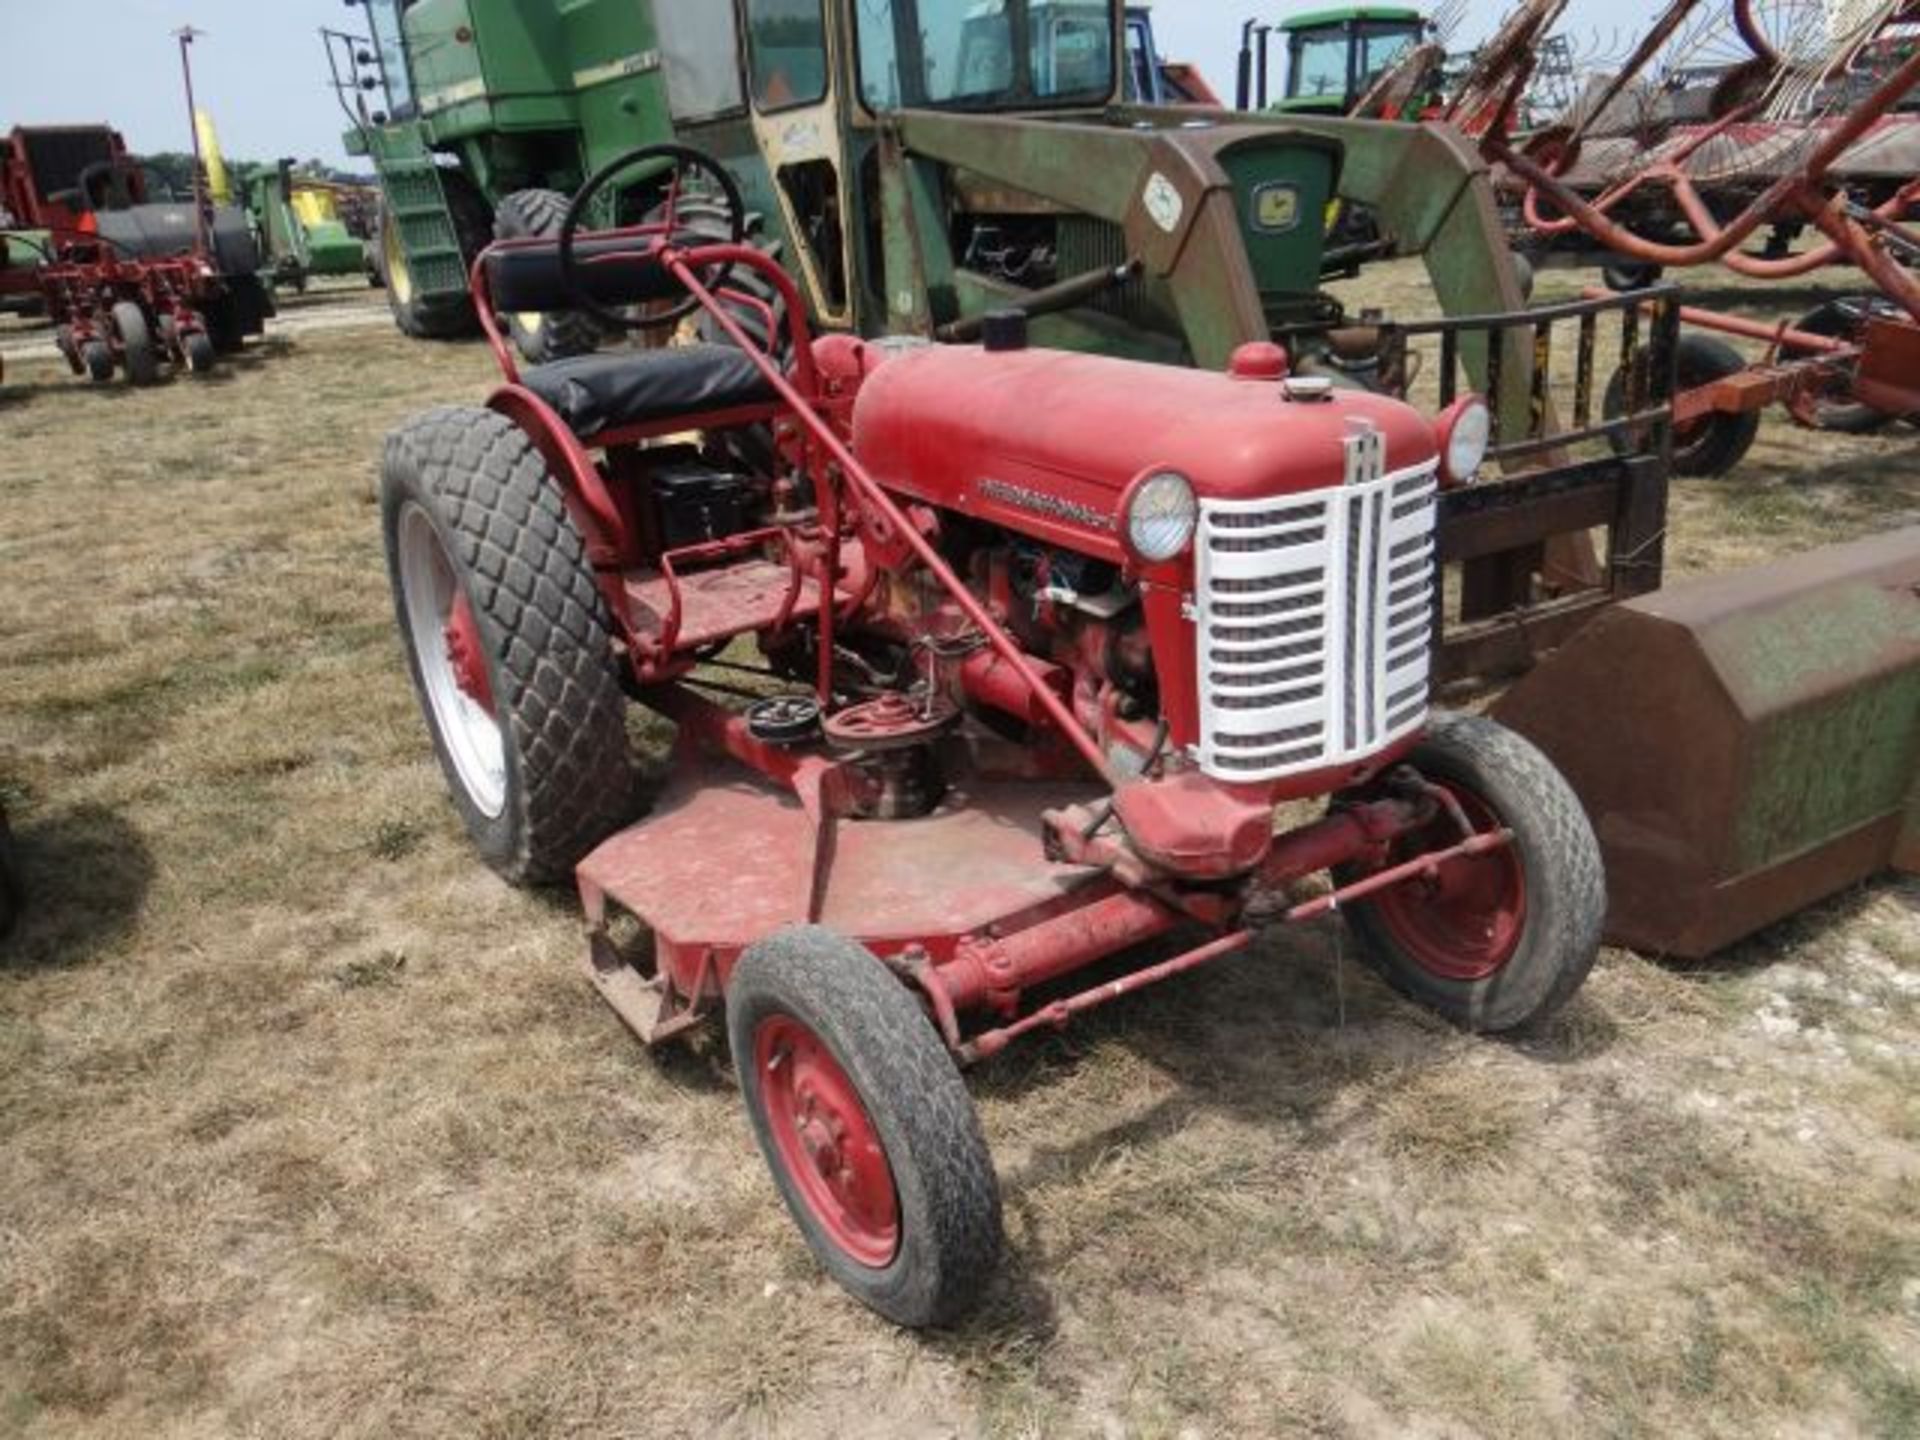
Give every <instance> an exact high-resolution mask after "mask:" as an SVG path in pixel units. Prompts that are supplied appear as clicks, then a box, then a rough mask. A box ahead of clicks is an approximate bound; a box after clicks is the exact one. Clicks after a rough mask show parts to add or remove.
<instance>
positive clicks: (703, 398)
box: [520, 345, 778, 440]
mask: <svg viewBox="0 0 1920 1440" xmlns="http://www.w3.org/2000/svg"><path fill="white" fill-rule="evenodd" d="M520 383H521V384H522V385H524V386H526V387H527V389H529V390H531V391H532V392H533V393H534V394H535V395H538V396H539V397H540V398H541V399H542V400H544V401H545V402H546V403H547V404H548V405H550V406H552V407H553V410H554V412H555V413H556V414H558V415H559V416H560V418H561V419H562V420H564V421H566V422H567V428H568V429H570V430H572V431H573V433H574V434H575V435H577V436H578V437H579V438H580V439H582V440H591V439H592V438H593V437H594V436H596V435H599V434H601V433H603V432H605V431H609V430H618V429H621V428H622V427H624V426H628V425H646V424H652V423H654V422H656V421H661V420H675V419H680V418H682V417H690V416H694V415H699V414H703V413H705V412H708V411H713V410H735V409H740V408H743V407H745V406H749V405H766V404H770V403H772V402H773V401H774V400H775V399H777V398H778V397H777V396H776V395H775V393H774V390H773V387H772V386H771V385H769V384H768V383H767V380H766V377H765V376H763V375H762V374H761V373H760V371H759V370H758V369H756V368H755V366H754V363H753V361H752V360H751V359H749V358H748V356H747V354H746V352H745V351H743V350H739V349H736V348H735V347H734V346H732V345H675V346H670V347H668V348H666V349H664V350H639V351H629V352H625V353H620V354H613V355H582V356H579V357H577V358H575V359H572V360H556V361H554V362H553V363H552V364H550V365H535V366H531V367H529V368H527V369H525V370H522V371H521V372H520Z"/></svg>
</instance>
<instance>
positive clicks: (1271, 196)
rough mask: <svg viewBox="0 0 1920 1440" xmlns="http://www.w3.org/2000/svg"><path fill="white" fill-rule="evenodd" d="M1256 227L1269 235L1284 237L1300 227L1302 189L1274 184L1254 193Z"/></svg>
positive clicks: (1295, 186) (1254, 220)
mask: <svg viewBox="0 0 1920 1440" xmlns="http://www.w3.org/2000/svg"><path fill="white" fill-rule="evenodd" d="M1253 223H1254V227H1255V228H1256V229H1259V230H1264V231H1265V232H1266V233H1267V234H1269V235H1284V234H1286V233H1287V232H1288V231H1289V230H1297V229H1298V228H1299V226H1300V187H1299V186H1297V185H1287V184H1282V183H1274V184H1270V185H1262V186H1261V187H1260V188H1259V189H1258V190H1256V191H1254V192H1253Z"/></svg>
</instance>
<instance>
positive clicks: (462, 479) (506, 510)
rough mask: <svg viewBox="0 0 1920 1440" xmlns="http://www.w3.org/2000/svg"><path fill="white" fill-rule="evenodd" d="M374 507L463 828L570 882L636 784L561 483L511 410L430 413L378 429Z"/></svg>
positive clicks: (629, 801)
mask: <svg viewBox="0 0 1920 1440" xmlns="http://www.w3.org/2000/svg"><path fill="white" fill-rule="evenodd" d="M380 508H381V523H382V530H383V533H384V536H385V540H386V550H387V565H388V574H389V577H390V579H391V582H392V586H393V593H394V607H395V615H396V617H397V619H398V621H399V624H400V630H401V634H402V635H403V636H404V637H405V640H406V649H407V664H408V668H409V670H410V672H411V674H412V677H413V682H414V689H415V693H416V694H417V695H418V696H419V697H420V700H421V707H422V709H423V711H424V712H425V714H426V718H427V724H428V728H429V730H430V731H431V733H432V736H433V743H434V750H435V752H436V754H437V755H438V756H439V759H440V764H441V768H442V770H443V771H445V773H446V776H447V782H448V785H449V787H450V788H451V789H452V792H453V798H454V804H455V806H456V808H457V809H458V810H459V812H460V815H461V818H462V820H463V821H464V822H465V824H466V827H467V832H468V834H469V835H470V836H471V837H472V839H473V843H474V845H475V847H476V848H477V849H478V850H479V851H480V853H481V855H482V856H483V857H484V858H485V859H486V861H487V863H488V864H489V865H491V866H493V868H494V869H495V870H497V871H499V872H500V874H501V875H502V876H504V877H505V878H506V879H507V880H508V881H510V882H511V883H513V884H515V885H537V884H550V883H556V882H559V881H563V880H565V879H567V878H569V877H570V876H571V874H572V871H573V867H574V866H575V865H577V864H578V863H579V862H580V861H581V860H582V859H584V858H585V857H586V855H587V854H588V853H589V852H590V851H591V850H592V849H593V848H594V847H595V846H596V845H598V844H599V843H600V842H601V841H602V840H604V839H606V838H607V836H609V835H611V834H612V833H613V832H614V831H615V830H617V829H619V828H620V827H621V826H622V825H624V824H626V823H627V822H628V820H630V819H631V818H632V814H633V808H634V796H635V790H634V771H633V762H632V756H631V754H630V751H629V748H628V742H627V733H626V700H625V696H624V694H623V693H622V690H621V686H620V672H619V668H618V664H619V662H618V660H617V658H616V656H615V654H614V649H613V641H612V638H611V634H612V627H611V624H610V622H609V620H608V616H607V610H606V605H605V602H604V601H603V599H602V597H601V595H600V591H599V589H598V587H597V585H596V584H595V581H594V573H593V567H592V565H591V564H590V563H589V561H588V559H587V551H586V544H585V541H584V540H583V539H582V538H581V535H580V532H579V530H578V529H577V528H576V527H575V525H574V522H573V519H572V517H571V516H570V515H569V514H568V512H567V508H566V506H565V504H564V503H563V502H562V500H561V496H560V487H559V484H558V483H557V482H556V481H555V480H554V478H553V476H552V475H551V474H550V473H549V471H548V469H547V464H546V461H545V460H544V459H543V458H542V456H541V454H540V452H539V451H538V450H537V449H536V448H535V447H534V445H533V443H532V441H530V440H529V439H528V438H527V436H526V434H525V433H524V432H522V431H521V430H520V429H519V428H518V427H517V426H515V425H513V424H512V423H511V422H509V421H508V420H506V419H504V418H502V417H501V416H499V415H496V414H493V413H492V412H491V411H486V410H466V409H453V408H448V409H439V410H433V411H429V412H427V413H426V414H424V415H420V416H417V417H415V418H414V419H413V420H411V421H409V422H408V423H407V424H406V425H405V426H403V427H402V428H401V429H400V430H398V431H397V432H395V433H394V434H393V435H392V436H391V437H390V438H389V439H388V441H387V448H386V457H385V462H384V465H383V468H382V474H381V484H380ZM463 600H464V602H465V604H466V606H467V607H468V611H467V614H468V615H469V616H470V622H468V623H470V625H471V627H472V628H471V629H470V630H469V631H468V632H467V633H470V634H471V635H472V636H473V637H474V638H473V642H472V643H473V645H474V647H475V649H477V651H478V658H479V661H480V662H481V663H483V664H484V675H485V683H484V685H480V686H475V685H473V684H472V683H471V680H472V678H474V676H473V671H472V670H471V669H470V668H469V669H468V670H467V671H466V672H465V673H466V675H467V676H468V677H469V681H468V683H467V684H465V685H463V684H462V683H461V674H462V671H461V667H460V665H459V663H458V658H457V656H456V651H455V642H454V635H455V628H456V623H457V622H456V614H457V607H458V606H459V605H460V603H461V602H462V601H463ZM442 625H443V626H444V628H439V627H440V626H442ZM473 663H474V660H473V657H472V656H471V655H470V656H469V657H468V665H469V667H470V666H471V665H472V664H473ZM449 684H452V685H453V687H454V689H453V691H449V689H448V686H449ZM489 722H490V723H491V729H489Z"/></svg>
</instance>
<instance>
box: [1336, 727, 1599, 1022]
mask: <svg viewBox="0 0 1920 1440" xmlns="http://www.w3.org/2000/svg"><path fill="white" fill-rule="evenodd" d="M1408 764H1409V765H1410V766H1411V767H1412V768H1413V769H1414V770H1416V771H1418V772H1419V774H1420V775H1421V776H1423V777H1424V778H1425V779H1426V780H1427V781H1428V782H1429V783H1430V784H1433V785H1436V786H1438V787H1440V788H1441V789H1443V790H1445V791H1446V792H1448V793H1449V794H1450V795H1451V796H1452V797H1453V798H1454V799H1455V800H1457V801H1458V802H1459V804H1460V806H1461V808H1462V809H1463V810H1464V811H1465V813H1466V815H1467V817H1468V819H1469V820H1470V821H1471V822H1472V823H1473V826H1474V829H1475V830H1476V831H1477V832H1484V831H1487V830H1491V829H1494V828H1496V827H1501V826H1504V827H1505V828H1507V829H1509V830H1511V831H1512V832H1513V840H1512V843H1511V844H1510V845H1509V846H1507V847H1506V848H1505V849H1503V850H1496V851H1493V852H1491V853H1489V854H1486V855H1480V856H1472V857H1467V858H1462V859H1455V860H1452V861H1449V862H1447V864H1445V865H1444V866H1442V867H1440V871H1439V874H1438V875H1437V876H1435V877H1434V878H1433V879H1430V880H1426V879H1415V880H1410V881H1407V882H1405V883H1403V884H1400V885H1397V886H1395V887H1394V888H1392V889H1390V890H1385V891H1382V892H1381V893H1380V894H1378V895H1376V896H1375V897H1373V898H1372V899H1370V900H1365V901H1361V902H1359V903H1356V904H1354V905H1352V906H1350V907H1349V908H1348V910H1347V912H1346V913H1347V920H1348V923H1349V924H1350V925H1351V926H1352V927H1353V932H1354V934H1355V936H1356V937H1357V938H1358V940H1359V941H1360V944H1361V948H1362V950H1363V951H1364V952H1365V954H1366V956H1367V959H1368V961H1369V963H1370V964H1372V965H1373V967H1374V968H1375V969H1376V970H1378V971H1379V973H1380V975H1381V976H1382V978H1384V979H1385V980H1386V982H1387V983H1388V984H1389V985H1391V986H1393V988H1394V989H1396V990H1398V991H1399V992H1400V993H1401V994H1403V995H1405V996H1406V997H1407V998H1408V999H1410V1000H1415V1001H1418V1002H1419V1003H1420V1004H1422V1005H1425V1006H1427V1007H1428V1008H1430V1009H1432V1010H1434V1011H1436V1012H1438V1013H1439V1014H1441V1015H1442V1016H1444V1017H1446V1018H1447V1019H1448V1020H1450V1021H1452V1022H1453V1023H1454V1024H1456V1025H1459V1026H1460V1027H1462V1028H1463V1029H1466V1030H1472V1031H1475V1032H1479V1033H1497V1032H1500V1031H1507V1030H1517V1029H1521V1028H1524V1027H1529V1026H1535V1025H1538V1024H1539V1023H1541V1022H1542V1021H1544V1020H1546V1019H1547V1018H1548V1017H1549V1016H1551V1015H1552V1014H1553V1013H1554V1012H1555V1011H1556V1010H1558V1009H1559V1008H1560V1007H1561V1006H1562V1005H1564V1004H1565V1003H1566V1002H1567V1001H1568V1000H1569V999H1570V998H1572V996H1573V994H1574V992H1575V991H1576V990H1578V989H1579V988H1580V986H1581V984H1582V983H1583V982H1584V981H1585V980H1586V978H1587V973H1588V972H1589V971H1590V970H1591V969H1592V968H1593V962H1594V959H1595V958H1596V956H1597V955H1598V954H1599V950H1600V938H1601V931H1602V928H1603V927H1604V925H1605V922H1606V913H1607V891H1606V879H1605V874H1604V871H1603V868H1602V865H1601V858H1600V845H1599V842H1598V841H1597V840H1596V839H1595V838H1594V834H1593V827H1592V825H1591V824H1589V823H1588V820H1587V816H1586V813H1585V811H1583V810H1582V809H1581V807H1580V801H1579V799H1578V797H1576V796H1575V795H1574V793H1573V790H1572V788H1571V787H1570V786H1569V785H1568V784H1567V782H1566V780H1565V779H1564V778H1563V777H1562V776H1561V774H1560V772H1559V771H1558V770H1556V769H1554V767H1553V765H1552V763H1551V762H1550V761H1549V760H1548V759H1547V758H1546V756H1544V755H1542V754H1541V753H1540V751H1539V750H1537V749H1536V748H1534V746H1533V745H1532V744H1530V743H1529V742H1528V741H1526V740H1524V739H1522V738H1521V737H1520V736H1519V735H1516V734H1515V733H1514V732H1513V731H1511V730H1508V729H1506V728H1505V727H1504V726H1501V725H1497V724H1495V723H1494V722H1493V721H1491V720H1487V719H1485V718H1483V717H1480V716H1457V715H1446V716H1436V717H1435V718H1434V722H1433V725H1432V727H1431V728H1430V729H1429V731H1428V733H1427V736H1426V738H1425V739H1424V740H1423V741H1422V742H1421V744H1420V745H1419V747H1418V748H1417V749H1416V750H1415V751H1414V752H1413V755H1412V757H1411V758H1410V759H1409V761H1408ZM1459 839H1460V834H1459V830H1458V827H1457V825H1456V824H1454V822H1453V821H1452V820H1451V819H1450V818H1449V817H1448V816H1446V815H1444V814H1443V815H1442V816H1440V817H1439V818H1438V819H1436V820H1435V821H1434V822H1433V823H1432V824H1431V825H1429V826H1427V827H1425V828H1424V829H1422V830H1420V831H1417V832H1414V833H1413V834H1410V835H1406V836H1403V837H1401V838H1400V839H1399V840H1397V841H1396V842H1395V843H1394V846H1393V848H1392V850H1391V852H1390V854H1389V859H1388V863H1389V864H1399V863H1402V862H1404V861H1407V860H1411V859H1414V858H1416V857H1417V856H1419V855H1420V854H1422V853H1424V852H1427V851H1431V850H1436V849H1440V848H1444V847H1446V846H1449V845H1452V844H1454V843H1456V842H1457V841H1458V840H1459ZM1365 873H1366V872H1365V871H1362V870H1358V869H1354V868H1343V869H1341V870H1340V871H1337V872H1336V875H1335V878H1336V879H1337V880H1338V881H1339V883H1341V884H1343V885H1346V884H1351V883H1353V882H1354V881H1356V880H1359V879H1361V878H1363V876H1364V874H1365Z"/></svg>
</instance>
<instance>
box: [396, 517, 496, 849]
mask: <svg viewBox="0 0 1920 1440" xmlns="http://www.w3.org/2000/svg"><path fill="white" fill-rule="evenodd" d="M400 594H401V599H402V603H403V605H404V606H405V609H406V615H407V632H408V638H409V640H411V642H412V644H413V653H414V658H415V661H416V663H417V664H418V665H419V667H420V688H421V689H422V690H423V691H424V692H425V694H426V698H427V706H428V708H429V709H430V710H431V711H432V712H433V723H434V728H435V729H437V730H438V731H439V732H440V740H441V743H442V744H443V745H445V746H446V748H447V754H448V755H449V756H451V757H452V759H453V768H454V770H455V771H456V772H458V774H459V776H460V784H461V787H462V788H463V789H465V791H466V792H467V798H468V799H469V800H471V801H472V802H473V806H474V808H475V809H476V810H478V811H479V812H480V813H481V814H482V815H485V816H486V817H487V818H488V819H489V820H497V819H499V818H500V815H501V813H502V812H503V811H504V810H505V809H506V808H507V747H506V738H505V736H504V735H503V734H502V733H501V730H500V722H499V720H498V719H497V718H496V717H495V716H494V714H493V712H492V711H490V710H488V709H487V708H486V707H485V706H484V705H481V704H480V703H479V702H478V701H476V700H475V699H474V698H473V697H472V696H471V695H469V694H467V692H466V691H465V690H464V689H462V688H461V685H460V679H459V676H458V675H457V674H455V672H454V668H453V658H452V657H451V656H450V655H449V654H448V653H447V625H448V623H449V622H450V621H451V620H452V618H453V607H454V603H455V602H456V601H457V600H458V599H459V596H460V587H459V583H458V581H456V580H455V579H454V574H453V566H452V565H451V564H450V563H449V561H448V559H447V554H446V551H445V549H444V548H443V547H442V546H441V544H440V537H439V535H438V534H437V533H436V532H435V531H434V528H433V522H432V521H431V520H429V519H428V518H427V513H426V511H424V510H423V509H421V508H420V506H419V505H417V504H412V503H409V504H408V506H407V508H406V509H405V510H403V511H402V512H401V514H400Z"/></svg>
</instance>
